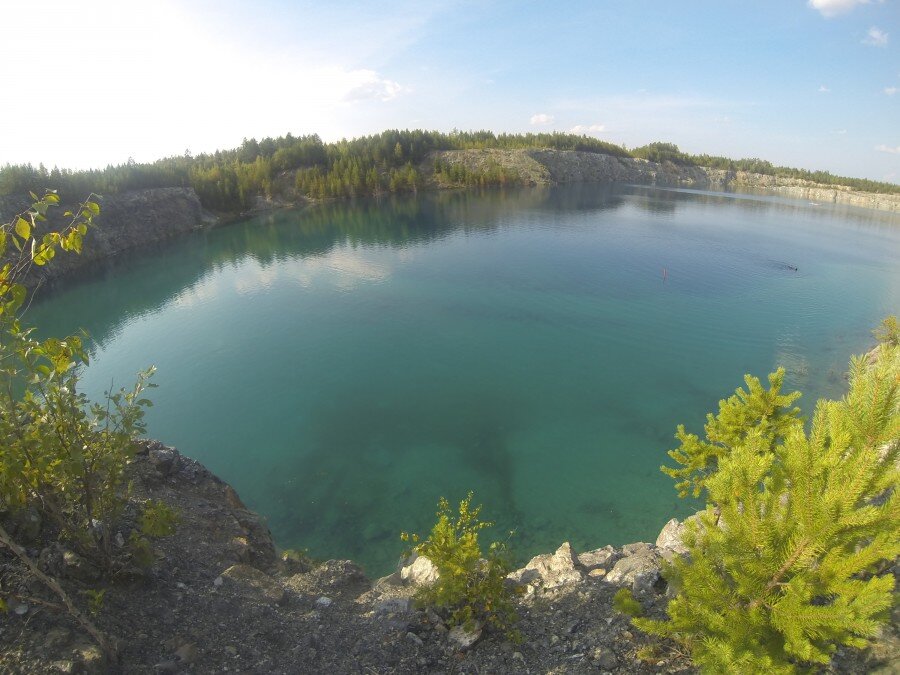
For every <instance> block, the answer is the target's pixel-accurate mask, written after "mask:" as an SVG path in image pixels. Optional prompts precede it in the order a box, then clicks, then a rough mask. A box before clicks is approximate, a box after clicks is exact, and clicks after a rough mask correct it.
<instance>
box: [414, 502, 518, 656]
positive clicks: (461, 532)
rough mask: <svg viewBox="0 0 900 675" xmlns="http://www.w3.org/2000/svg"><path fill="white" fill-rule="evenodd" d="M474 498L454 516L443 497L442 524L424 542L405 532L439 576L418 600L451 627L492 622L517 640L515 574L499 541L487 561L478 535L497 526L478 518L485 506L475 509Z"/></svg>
mask: <svg viewBox="0 0 900 675" xmlns="http://www.w3.org/2000/svg"><path fill="white" fill-rule="evenodd" d="M472 498H473V494H472V493H471V492H469V494H468V495H467V496H466V498H465V499H463V500H462V501H461V502H460V503H459V509H458V514H454V512H453V510H452V509H451V508H450V504H449V503H448V502H447V500H446V499H444V498H443V497H441V499H440V501H439V502H438V511H437V517H438V520H437V522H436V523H435V525H434V527H433V528H432V529H431V534H430V535H429V536H428V539H426V540H425V541H420V540H419V536H418V535H415V534H412V535H410V534H407V533H405V532H404V533H403V534H401V539H403V540H404V541H411V542H413V543H415V544H416V545H415V546H414V547H413V550H414V551H416V553H418V554H419V555H422V556H425V557H427V558H428V559H429V560H431V562H432V563H434V565H435V567H437V570H438V572H439V575H440V576H439V577H438V580H437V581H436V582H435V583H434V584H433V585H432V586H429V587H426V588H424V589H422V590H421V591H419V593H418V596H417V599H418V600H419V602H420V603H422V604H423V605H426V606H430V607H435V608H437V609H438V610H442V611H444V612H446V613H447V614H448V618H449V623H450V624H451V625H462V626H464V627H465V628H466V629H467V630H472V629H474V628H475V627H477V626H478V625H479V624H487V625H489V626H491V627H493V628H496V629H497V630H500V631H502V632H503V633H505V634H506V635H507V637H509V638H511V639H515V640H517V639H519V635H518V632H517V631H516V630H515V629H514V628H513V625H514V623H515V621H516V619H517V617H516V613H515V609H514V607H513V603H512V592H511V590H510V588H509V587H508V586H507V582H506V575H507V574H509V572H510V564H509V562H508V557H507V550H506V546H505V545H504V544H502V543H497V542H494V543H492V544H491V545H490V548H489V549H488V553H487V557H486V558H484V557H482V551H481V546H480V544H479V542H478V533H479V532H480V531H481V530H483V529H484V528H486V527H491V526H492V525H493V523H489V522H483V521H480V520H479V519H478V515H479V513H480V512H481V506H476V507H474V508H472Z"/></svg>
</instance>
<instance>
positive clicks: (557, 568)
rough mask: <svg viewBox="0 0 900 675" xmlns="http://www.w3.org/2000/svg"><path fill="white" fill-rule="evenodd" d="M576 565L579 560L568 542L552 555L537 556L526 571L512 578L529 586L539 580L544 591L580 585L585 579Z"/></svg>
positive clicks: (521, 571)
mask: <svg viewBox="0 0 900 675" xmlns="http://www.w3.org/2000/svg"><path fill="white" fill-rule="evenodd" d="M576 565H577V558H576V557H575V553H574V551H572V546H571V545H570V544H569V542H566V543H564V544H563V545H562V546H560V547H559V548H558V549H556V552H555V553H553V554H552V555H551V554H549V553H548V554H544V555H539V556H535V557H534V558H532V559H531V560H530V561H529V562H528V564H527V565H525V568H524V569H522V570H517V571H516V572H514V573H513V575H511V578H513V579H514V580H515V581H518V582H520V583H529V584H530V583H534V582H535V581H537V580H538V578H539V579H540V583H541V585H543V587H544V589H551V588H559V587H560V586H565V585H567V584H574V583H578V582H580V581H581V580H582V579H583V578H584V577H583V574H582V572H581V570H579V569H578V568H577V567H576Z"/></svg>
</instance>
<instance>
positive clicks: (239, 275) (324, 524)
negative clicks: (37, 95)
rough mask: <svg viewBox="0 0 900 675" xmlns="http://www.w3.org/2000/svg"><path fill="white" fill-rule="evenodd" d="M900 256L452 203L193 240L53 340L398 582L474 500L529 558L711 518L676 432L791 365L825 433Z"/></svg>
mask: <svg viewBox="0 0 900 675" xmlns="http://www.w3.org/2000/svg"><path fill="white" fill-rule="evenodd" d="M99 222H100V224H101V226H102V218H101V220H100V221H99ZM85 245H86V246H90V239H89V238H88V239H87V240H86V244H85ZM898 261H900V215H898V214H893V215H892V214H888V213H884V212H877V211H867V210H862V209H852V208H849V207H835V206H830V205H822V206H817V205H812V204H810V203H808V202H792V201H787V200H783V199H777V198H764V197H758V196H750V195H724V194H718V193H704V192H697V191H687V190H664V189H653V188H644V187H609V186H598V185H573V186H562V187H559V188H552V189H542V188H534V189H524V190H519V191H506V192H486V193H475V192H445V193H437V194H427V195H422V196H419V197H410V198H404V199H400V198H397V199H385V200H380V201H375V200H373V201H366V202H357V203H331V204H323V205H319V206H315V207H310V208H307V209H299V210H290V211H281V212H275V213H271V214H267V215H262V216H258V217H255V218H253V219H251V220H247V221H244V222H240V223H237V224H233V225H229V226H226V227H221V228H219V229H215V230H210V231H205V232H199V233H195V234H192V235H189V236H186V237H184V238H181V239H178V240H177V241H173V242H170V243H168V244H166V245H165V246H163V247H159V248H158V249H155V250H153V251H151V252H145V253H142V254H141V255H140V256H130V257H127V258H123V259H120V260H117V261H115V263H114V264H112V265H111V266H109V267H108V268H106V269H103V270H96V271H95V272H94V273H93V274H92V275H91V276H90V277H86V278H83V279H81V280H80V281H78V283H75V284H71V285H70V287H69V288H67V289H64V290H59V291H56V292H55V293H53V294H52V295H51V296H49V297H47V298H45V299H43V300H42V301H41V302H39V303H36V304H35V305H33V306H32V307H31V309H30V310H29V314H28V317H29V320H30V321H32V322H34V323H35V324H37V325H39V326H41V331H42V333H44V334H59V335H64V334H68V333H71V332H74V331H75V330H77V329H79V328H84V329H86V330H87V331H88V332H89V333H90V334H91V336H92V338H93V340H94V342H93V345H92V348H91V349H92V364H91V366H90V368H89V369H87V370H86V372H85V374H84V378H83V385H82V386H83V390H84V391H85V392H86V393H87V394H88V395H89V396H91V397H99V396H101V395H102V393H103V391H104V390H106V389H108V388H109V387H110V382H113V383H114V386H115V387H116V388H118V387H120V386H126V385H128V384H129V383H130V382H132V381H133V379H134V374H135V372H136V371H138V370H139V369H142V368H144V367H146V366H149V365H151V364H153V365H156V366H157V368H158V372H157V375H156V377H155V378H154V381H155V382H156V383H157V384H158V385H159V388H158V389H156V390H154V391H153V392H152V398H153V399H154V402H155V407H154V408H152V409H151V410H150V412H149V415H148V423H149V434H150V435H151V436H153V437H155V438H158V439H160V440H161V441H163V442H164V443H166V444H169V445H174V446H176V447H178V448H179V449H180V450H181V451H182V452H183V453H184V454H186V455H188V456H190V457H193V458H196V459H198V460H200V461H202V462H203V463H204V464H206V465H207V466H208V467H209V468H210V469H211V470H212V471H213V472H215V473H217V474H218V475H219V476H221V477H222V478H223V479H224V480H226V481H228V482H230V483H231V484H232V485H234V486H235V488H236V489H237V490H238V492H239V493H240V494H241V496H242V498H243V499H244V501H245V502H246V503H247V505H248V506H249V507H250V508H252V509H254V510H256V511H258V512H259V513H261V514H263V515H264V516H265V517H266V519H267V520H268V523H269V526H270V527H271V529H272V531H273V533H274V535H275V537H276V540H277V542H278V544H279V545H280V546H281V547H284V548H304V549H308V550H309V553H310V555H312V556H314V557H316V558H321V559H325V558H352V559H354V560H357V561H359V562H361V563H362V564H363V565H364V566H365V568H366V570H367V572H368V573H369V574H370V575H372V576H375V575H379V574H384V573H387V572H388V571H390V570H391V568H392V566H393V565H394V564H395V563H396V561H397V558H398V557H399V555H400V554H401V552H402V551H403V548H404V544H403V543H402V542H401V541H400V539H399V533H400V531H401V530H407V531H416V532H419V533H423V534H424V533H426V532H427V530H428V528H429V527H430V525H431V523H432V522H433V521H434V511H435V508H436V502H437V500H438V498H439V497H440V496H442V495H443V496H446V497H447V498H448V499H450V500H451V501H454V500H456V501H458V500H459V499H460V498H462V497H463V496H465V494H466V492H467V491H468V490H474V491H475V499H476V502H480V503H482V504H483V505H484V511H483V515H484V516H485V517H486V518H487V519H490V520H494V521H496V523H497V525H496V527H494V528H492V529H491V530H487V531H486V532H485V535H486V536H487V537H488V538H490V537H491V536H493V537H494V538H498V539H499V538H505V537H506V536H507V534H508V533H509V531H510V530H515V534H514V535H513V537H512V539H511V540H510V545H511V548H512V549H513V551H514V553H515V554H516V556H517V558H518V559H519V560H523V559H527V558H528V557H529V556H531V555H534V554H536V553H539V552H546V551H551V550H553V549H555V548H556V547H557V546H558V545H559V544H560V543H561V542H563V541H566V540H568V541H571V542H572V544H573V546H574V547H575V548H576V549H578V550H585V549H588V548H596V547H599V546H602V545H605V544H615V545H621V544H624V543H627V542H631V541H639V540H643V541H653V540H654V538H655V537H656V535H657V533H658V532H659V529H660V528H661V527H662V526H663V524H665V522H666V521H667V520H668V519H669V518H671V517H673V516H683V515H685V514H687V513H689V512H690V510H691V508H692V504H689V503H685V502H684V501H682V500H679V499H678V498H677V495H676V492H675V490H674V488H673V487H672V481H671V480H670V479H669V478H668V477H666V476H664V475H663V474H661V473H660V472H659V470H658V469H659V466H660V464H662V463H664V462H666V461H667V460H668V457H667V456H666V450H668V449H671V448H672V447H674V439H673V434H674V431H675V426H676V424H678V423H684V424H686V425H687V426H688V428H689V429H690V430H693V431H702V424H703V421H704V417H705V414H706V413H707V412H708V411H711V410H715V409H716V406H717V402H718V401H719V399H721V398H723V397H725V396H727V395H729V394H730V393H732V392H733V391H734V389H735V388H736V387H738V386H741V385H742V384H743V375H744V373H752V374H755V375H758V376H760V377H764V376H765V375H766V374H767V373H769V372H770V371H771V370H773V369H774V368H776V367H777V366H778V365H783V366H784V367H785V368H786V369H787V372H788V375H787V383H788V387H789V388H791V389H794V388H796V389H801V390H802V391H803V392H804V397H803V399H802V400H801V403H802V407H803V408H804V410H805V411H806V412H809V411H811V410H812V407H813V405H814V402H815V399H816V398H817V397H819V396H830V397H835V396H840V395H841V394H842V393H843V390H844V386H845V382H844V379H843V373H844V372H845V371H846V367H847V362H848V360H849V357H850V355H851V354H853V353H860V352H862V351H864V350H866V349H868V348H869V347H870V346H871V345H872V338H871V329H872V328H874V327H875V326H876V325H877V324H878V322H879V321H880V320H881V319H882V318H883V317H884V316H885V315H887V314H890V313H894V314H897V313H900V264H898ZM794 268H796V269H794Z"/></svg>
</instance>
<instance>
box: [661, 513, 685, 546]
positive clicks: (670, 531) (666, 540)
mask: <svg viewBox="0 0 900 675" xmlns="http://www.w3.org/2000/svg"><path fill="white" fill-rule="evenodd" d="M683 536H684V523H682V522H681V521H679V520H678V519H677V518H672V520H670V521H669V522H668V523H666V524H665V526H664V527H663V529H662V531H661V532H660V533H659V536H658V537H657V538H656V546H657V547H658V548H662V549H667V550H669V551H673V552H675V553H678V554H679V555H684V554H685V553H687V552H688V550H687V547H686V546H685V545H684V544H682V543H681V538H682V537H683Z"/></svg>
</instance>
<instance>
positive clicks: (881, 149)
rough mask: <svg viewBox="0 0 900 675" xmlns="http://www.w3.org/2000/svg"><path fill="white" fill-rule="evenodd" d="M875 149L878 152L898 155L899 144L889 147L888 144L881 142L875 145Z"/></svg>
mask: <svg viewBox="0 0 900 675" xmlns="http://www.w3.org/2000/svg"><path fill="white" fill-rule="evenodd" d="M875 149H876V150H878V152H889V153H891V154H892V155H900V145H898V146H896V147H891V146H890V145H885V144H884V143H882V144H881V145H876V146H875Z"/></svg>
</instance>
